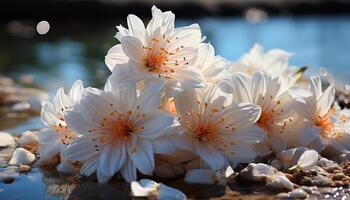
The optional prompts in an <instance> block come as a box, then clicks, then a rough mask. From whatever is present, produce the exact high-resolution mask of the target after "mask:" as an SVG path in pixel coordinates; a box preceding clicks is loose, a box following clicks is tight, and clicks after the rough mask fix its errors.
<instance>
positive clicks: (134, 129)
mask: <svg viewBox="0 0 350 200" xmlns="http://www.w3.org/2000/svg"><path fill="white" fill-rule="evenodd" d="M110 81H111V79H109V81H108V82H107V84H106V87H105V91H101V90H97V89H94V88H88V89H86V90H85V92H84V94H83V97H82V100H81V101H79V103H78V104H76V106H75V107H73V109H72V111H69V112H67V114H66V115H65V117H66V120H67V123H68V125H69V127H70V128H71V129H73V130H74V131H76V132H78V133H80V134H82V136H81V137H79V138H77V139H76V140H74V141H73V142H72V143H71V144H70V145H69V146H68V148H67V149H66V151H65V152H64V153H65V155H66V157H67V158H68V159H70V160H79V161H85V163H84V165H83V166H82V168H81V171H80V172H81V174H83V175H86V176H89V175H91V174H92V173H94V172H95V171H97V178H98V180H99V182H107V181H108V180H109V179H110V178H111V177H113V176H114V175H115V174H116V173H117V172H119V171H120V172H121V174H122V176H123V177H124V179H125V180H126V181H128V182H131V181H134V180H136V169H138V170H139V171H140V172H141V173H142V174H146V175H152V173H153V170H154V165H155V164H154V157H153V154H154V153H169V151H171V149H173V148H170V149H169V147H171V145H172V144H171V142H170V141H168V139H167V138H166V137H163V136H165V134H167V130H168V129H170V128H172V127H173V126H175V125H176V123H175V122H176V121H175V118H174V117H173V116H171V115H170V114H169V113H167V112H165V111H162V110H160V109H158V106H159V103H160V98H159V95H157V94H154V93H150V92H149V91H148V90H144V91H142V93H141V94H140V95H137V92H136V89H135V87H125V88H124V87H112V85H113V86H115V85H114V84H113V83H111V82H110Z"/></svg>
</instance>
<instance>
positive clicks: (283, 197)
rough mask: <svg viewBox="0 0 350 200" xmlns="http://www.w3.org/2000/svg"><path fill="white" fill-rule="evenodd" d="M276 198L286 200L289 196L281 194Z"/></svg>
mask: <svg viewBox="0 0 350 200" xmlns="http://www.w3.org/2000/svg"><path fill="white" fill-rule="evenodd" d="M276 197H277V198H280V199H286V198H289V194H288V193H285V192H282V193H279V194H277V195H276Z"/></svg>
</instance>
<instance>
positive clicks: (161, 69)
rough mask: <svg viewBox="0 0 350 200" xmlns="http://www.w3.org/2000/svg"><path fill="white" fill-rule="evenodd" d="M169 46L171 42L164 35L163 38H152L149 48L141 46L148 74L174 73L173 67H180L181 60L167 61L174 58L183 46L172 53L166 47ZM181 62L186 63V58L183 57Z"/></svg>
mask: <svg viewBox="0 0 350 200" xmlns="http://www.w3.org/2000/svg"><path fill="white" fill-rule="evenodd" d="M169 44H171V40H170V39H169V38H167V37H166V36H165V35H163V37H161V38H158V37H154V38H152V39H151V41H150V44H149V45H150V46H143V50H144V52H145V55H146V58H145V67H146V68H147V69H148V71H149V72H152V73H156V74H163V73H174V72H175V67H176V66H179V65H180V62H182V60H176V59H175V60H172V61H169V60H170V59H169V58H170V57H171V56H174V55H176V54H178V53H179V51H180V49H181V48H184V47H183V46H180V47H178V48H176V49H175V50H173V51H171V52H170V51H168V50H167V49H166V47H167V46H168V45H169ZM183 60H184V61H185V62H186V57H183ZM164 77H166V78H170V76H164Z"/></svg>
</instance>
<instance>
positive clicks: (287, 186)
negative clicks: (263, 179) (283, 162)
mask: <svg viewBox="0 0 350 200" xmlns="http://www.w3.org/2000/svg"><path fill="white" fill-rule="evenodd" d="M266 185H267V187H268V188H270V189H272V190H287V191H290V190H293V189H294V186H293V183H292V182H291V181H290V180H289V179H288V178H287V177H285V176H284V175H283V174H282V173H279V174H278V175H276V176H274V177H269V178H268V179H267V183H266Z"/></svg>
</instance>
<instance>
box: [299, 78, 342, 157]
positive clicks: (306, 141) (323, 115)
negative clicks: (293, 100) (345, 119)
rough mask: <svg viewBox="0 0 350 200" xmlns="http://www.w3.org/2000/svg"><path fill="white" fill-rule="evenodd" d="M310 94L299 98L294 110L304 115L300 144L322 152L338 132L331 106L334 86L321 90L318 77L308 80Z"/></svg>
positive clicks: (333, 110)
mask: <svg viewBox="0 0 350 200" xmlns="http://www.w3.org/2000/svg"><path fill="white" fill-rule="evenodd" d="M309 92H310V94H309V95H307V96H305V97H303V98H299V99H298V101H299V103H300V105H299V106H296V108H298V109H300V111H299V113H301V114H303V115H304V118H305V121H306V126H305V128H304V129H303V130H301V132H300V139H299V140H300V142H301V143H302V145H306V146H309V147H311V148H313V149H315V150H317V151H319V152H320V151H322V150H323V149H324V147H325V146H326V145H327V143H328V142H329V140H330V139H333V138H337V137H338V132H337V131H335V129H334V119H333V115H334V113H335V109H334V107H332V104H333V102H334V98H335V97H334V94H335V90H334V86H333V85H330V86H329V87H328V88H327V89H326V90H324V91H323V90H322V83H321V79H320V77H318V76H314V77H311V78H310V84H309Z"/></svg>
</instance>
